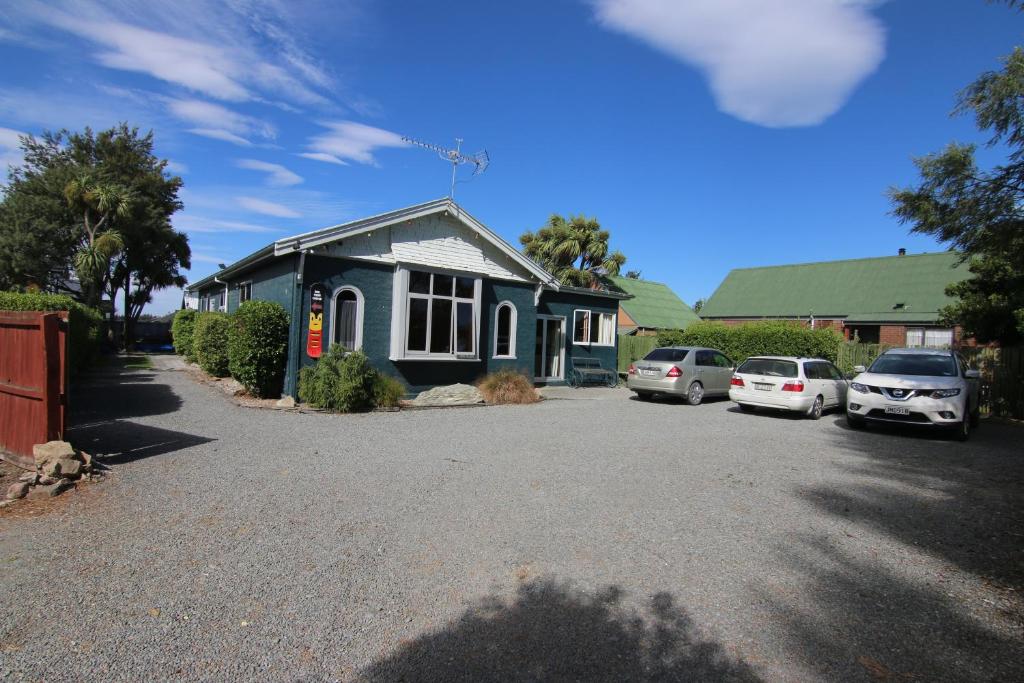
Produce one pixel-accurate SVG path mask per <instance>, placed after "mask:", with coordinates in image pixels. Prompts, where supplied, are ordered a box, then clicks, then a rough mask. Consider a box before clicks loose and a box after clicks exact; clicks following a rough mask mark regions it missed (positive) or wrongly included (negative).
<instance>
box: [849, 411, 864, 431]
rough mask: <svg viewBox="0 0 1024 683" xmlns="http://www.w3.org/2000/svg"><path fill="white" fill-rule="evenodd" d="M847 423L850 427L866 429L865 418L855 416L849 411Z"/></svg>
mask: <svg viewBox="0 0 1024 683" xmlns="http://www.w3.org/2000/svg"><path fill="white" fill-rule="evenodd" d="M846 424H847V425H848V426H849V427H850V429H864V418H862V417H854V416H853V415H850V414H849V413H847V414H846Z"/></svg>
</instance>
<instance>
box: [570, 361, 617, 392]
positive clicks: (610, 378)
mask: <svg viewBox="0 0 1024 683" xmlns="http://www.w3.org/2000/svg"><path fill="white" fill-rule="evenodd" d="M618 383H619V376H618V374H617V373H616V372H615V371H614V370H609V369H607V368H604V367H602V366H601V361H600V360H598V359H597V358H573V359H572V372H570V373H569V386H573V387H576V388H579V387H582V386H584V385H585V384H603V385H605V386H609V387H614V386H617V385H618Z"/></svg>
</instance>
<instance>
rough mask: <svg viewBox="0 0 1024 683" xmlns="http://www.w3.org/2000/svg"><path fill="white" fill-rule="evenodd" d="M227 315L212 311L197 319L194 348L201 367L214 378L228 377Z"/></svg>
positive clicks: (193, 341)
mask: <svg viewBox="0 0 1024 683" xmlns="http://www.w3.org/2000/svg"><path fill="white" fill-rule="evenodd" d="M229 326H230V318H229V317H228V314H227V313H218V312H214V311H210V312H209V313H200V314H199V316H198V317H197V318H196V327H195V333H194V336H193V340H192V346H193V348H194V349H195V354H196V361H197V362H198V363H199V367H201V368H202V369H203V370H205V371H206V372H208V373H209V374H211V375H213V376H214V377H227V376H228V327H229Z"/></svg>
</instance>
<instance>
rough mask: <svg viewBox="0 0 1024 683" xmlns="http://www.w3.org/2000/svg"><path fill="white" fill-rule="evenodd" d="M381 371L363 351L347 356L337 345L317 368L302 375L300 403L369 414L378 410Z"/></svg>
mask: <svg viewBox="0 0 1024 683" xmlns="http://www.w3.org/2000/svg"><path fill="white" fill-rule="evenodd" d="M376 378H377V371H376V370H374V369H373V368H372V367H370V361H369V360H368V359H367V358H366V354H364V353H362V352H361V351H356V352H354V353H346V352H345V349H344V348H342V346H341V344H333V345H331V348H330V349H329V350H328V351H327V353H326V354H324V355H323V356H321V357H320V360H318V361H317V362H316V365H313V366H310V367H305V368H302V371H301V372H300V373H299V399H300V400H302V401H303V402H305V403H308V404H310V405H311V406H314V407H316V408H320V409H322V410H329V411H332V412H335V413H365V412H367V411H369V410H373V409H374V407H375V406H376V403H375V401H374V382H375V380H376Z"/></svg>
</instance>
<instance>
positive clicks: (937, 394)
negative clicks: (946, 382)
mask: <svg viewBox="0 0 1024 683" xmlns="http://www.w3.org/2000/svg"><path fill="white" fill-rule="evenodd" d="M959 395H960V389H959V388H956V389H936V390H935V391H933V392H932V393H931V397H932V398H949V397H950V396H959Z"/></svg>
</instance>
